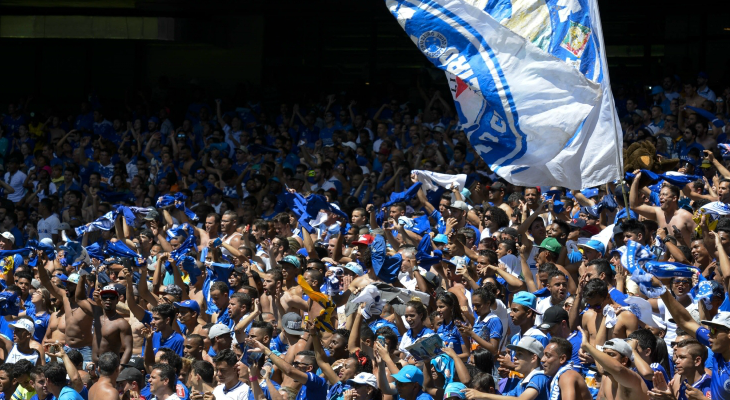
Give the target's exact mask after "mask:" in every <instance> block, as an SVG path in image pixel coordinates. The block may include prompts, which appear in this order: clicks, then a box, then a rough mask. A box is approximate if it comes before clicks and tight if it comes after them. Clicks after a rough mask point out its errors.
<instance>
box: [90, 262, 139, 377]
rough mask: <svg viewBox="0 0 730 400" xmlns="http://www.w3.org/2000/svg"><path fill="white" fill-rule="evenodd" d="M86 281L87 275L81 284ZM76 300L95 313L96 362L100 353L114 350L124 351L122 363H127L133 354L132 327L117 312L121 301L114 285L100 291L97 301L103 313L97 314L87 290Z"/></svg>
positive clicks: (94, 351) (115, 352) (94, 358)
mask: <svg viewBox="0 0 730 400" xmlns="http://www.w3.org/2000/svg"><path fill="white" fill-rule="evenodd" d="M85 283H86V276H82V277H81V280H79V285H82V287H83V285H84V284H85ZM79 293H81V296H78V293H77V298H76V301H77V302H78V303H79V306H80V307H81V308H82V309H83V310H84V312H86V313H87V314H89V315H94V341H93V352H92V358H93V361H94V362H95V363H96V362H98V360H99V354H104V353H107V352H112V353H114V354H120V353H122V349H124V353H123V355H122V364H126V363H127V362H128V361H129V358H130V357H131V356H132V348H133V345H132V327H131V326H130V325H129V322H127V320H125V319H124V317H122V316H121V315H119V314H117V303H118V302H119V293H118V292H117V290H116V289H115V287H114V285H108V286H104V288H102V289H101V291H100V292H99V297H98V298H97V302H98V303H100V304H101V306H102V310H103V314H102V315H95V313H98V311H97V310H98V309H97V308H95V307H94V306H92V304H91V302H90V301H89V300H88V299H85V298H82V297H86V295H85V291H79Z"/></svg>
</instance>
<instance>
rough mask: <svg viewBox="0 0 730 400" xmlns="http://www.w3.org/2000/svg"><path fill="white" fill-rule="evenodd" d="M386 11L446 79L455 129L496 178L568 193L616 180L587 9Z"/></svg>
mask: <svg viewBox="0 0 730 400" xmlns="http://www.w3.org/2000/svg"><path fill="white" fill-rule="evenodd" d="M385 3H386V6H387V7H388V9H389V10H390V12H391V14H392V15H393V16H394V17H395V18H396V20H397V21H398V23H399V24H400V25H401V27H402V28H403V29H404V30H405V32H406V34H407V35H408V36H409V37H410V38H411V40H412V41H413V42H414V43H415V44H416V45H417V47H418V48H419V50H420V51H421V52H422V53H423V54H424V55H425V56H426V57H427V58H428V59H429V61H431V62H432V63H433V64H434V65H435V66H436V67H438V68H439V69H441V70H443V71H444V72H445V73H446V78H447V81H448V84H449V86H450V89H451V93H452V96H453V98H454V101H455V103H456V109H457V113H458V114H459V122H460V124H461V129H462V130H463V131H464V132H465V134H466V135H467V137H468V139H469V141H470V143H471V145H472V147H473V148H474V149H475V150H476V152H477V153H478V154H479V156H481V157H482V158H483V159H484V160H485V161H486V162H487V164H488V165H489V166H490V168H491V169H492V170H493V171H494V172H495V173H497V174H498V175H500V176H502V177H503V178H505V179H506V180H508V181H509V182H511V183H513V184H515V185H520V186H537V185H542V186H562V187H568V188H571V189H582V188H586V187H591V186H598V185H601V184H604V183H606V182H607V181H611V180H615V179H618V178H619V177H620V167H619V164H620V162H621V154H620V153H619V152H618V151H617V149H620V148H621V147H622V144H621V142H620V141H621V135H618V134H617V129H618V127H620V124H619V122H618V117H617V115H616V112H615V110H614V107H613V96H612V94H611V89H610V82H609V78H608V68H607V64H606V59H605V52H604V50H603V34H602V28H601V23H600V17H599V15H598V5H597V1H596V0H571V1H568V2H565V1H562V0H547V1H540V0H525V1H522V2H518V3H515V4H513V2H508V1H497V2H488V3H487V2H465V1H461V0H386V1H385ZM475 5H480V6H481V7H482V8H478V7H476V6H475Z"/></svg>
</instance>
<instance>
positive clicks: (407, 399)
mask: <svg viewBox="0 0 730 400" xmlns="http://www.w3.org/2000/svg"><path fill="white" fill-rule="evenodd" d="M385 371H386V368H378V386H379V387H380V390H381V391H382V392H383V394H385V395H391V396H394V395H396V394H397V395H398V400H433V397H431V396H430V395H429V394H428V393H426V392H424V391H423V372H421V369H420V368H418V367H416V366H415V365H406V366H405V367H403V368H401V370H400V371H398V373H397V374H393V375H391V376H392V377H393V379H395V388H394V387H393V386H392V385H391V384H390V383H388V378H387V376H386V372H385Z"/></svg>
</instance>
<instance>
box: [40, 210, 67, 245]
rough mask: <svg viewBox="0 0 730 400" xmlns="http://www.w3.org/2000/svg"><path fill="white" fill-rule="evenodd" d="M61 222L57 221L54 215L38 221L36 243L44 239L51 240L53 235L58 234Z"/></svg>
mask: <svg viewBox="0 0 730 400" xmlns="http://www.w3.org/2000/svg"><path fill="white" fill-rule="evenodd" d="M59 226H61V221H59V220H58V217H57V216H56V214H51V216H50V217H48V218H45V219H43V218H41V219H39V220H38V241H41V240H43V239H45V238H49V239H53V236H52V235H53V234H58V227H59Z"/></svg>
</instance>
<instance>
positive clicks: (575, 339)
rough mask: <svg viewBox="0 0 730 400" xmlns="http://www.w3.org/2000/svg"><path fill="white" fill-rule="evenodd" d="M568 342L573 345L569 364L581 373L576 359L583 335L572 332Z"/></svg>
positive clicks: (578, 360) (578, 361)
mask: <svg viewBox="0 0 730 400" xmlns="http://www.w3.org/2000/svg"><path fill="white" fill-rule="evenodd" d="M568 341H569V342H570V344H572V345H573V355H572V356H571V357H570V363H571V364H573V367H575V369H576V371H578V372H581V367H580V365H581V362H580V358H579V357H578V352H579V350H580V345H581V344H582V343H583V335H581V333H580V331H573V333H571V334H570V336H568ZM667 382H668V381H667Z"/></svg>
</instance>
